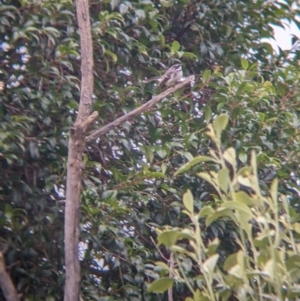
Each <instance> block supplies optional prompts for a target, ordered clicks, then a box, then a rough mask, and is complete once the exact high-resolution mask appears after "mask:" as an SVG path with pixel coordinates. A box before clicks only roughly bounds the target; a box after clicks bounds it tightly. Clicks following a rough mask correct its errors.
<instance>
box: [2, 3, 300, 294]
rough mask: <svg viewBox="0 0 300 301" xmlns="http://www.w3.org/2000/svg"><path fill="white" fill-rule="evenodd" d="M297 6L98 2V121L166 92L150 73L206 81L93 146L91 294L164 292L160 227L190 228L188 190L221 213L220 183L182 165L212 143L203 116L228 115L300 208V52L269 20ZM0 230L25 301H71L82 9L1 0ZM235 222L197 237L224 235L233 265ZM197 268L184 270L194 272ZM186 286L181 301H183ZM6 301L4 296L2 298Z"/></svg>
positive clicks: (241, 151)
mask: <svg viewBox="0 0 300 301" xmlns="http://www.w3.org/2000/svg"><path fill="white" fill-rule="evenodd" d="M293 3H294V4H295V1H286V2H285V3H281V2H277V1H238V0H231V1H229V0H226V1H218V0H213V1H211V0H205V1H202V2H200V1H189V0H178V1H173V0H164V1H163V0H161V1H156V0H153V1H150V0H147V1H113V0H112V1H104V0H103V1H100V0H99V1H90V11H91V19H92V33H93V43H94V45H93V47H94V61H95V69H94V77H95V78H94V81H95V91H94V107H93V109H94V110H97V111H98V112H99V116H100V117H99V119H98V122H97V123H96V124H95V125H94V128H99V127H100V126H102V125H105V124H107V123H108V122H110V121H112V120H114V119H115V118H117V117H118V116H121V115H123V114H124V113H126V112H128V111H130V110H132V109H134V108H136V107H137V106H139V105H140V104H141V103H144V102H145V101H147V100H149V99H150V98H151V96H152V95H155V94H157V93H158V92H159V90H158V88H157V86H156V85H155V84H153V83H151V84H147V85H145V84H144V83H143V79H144V78H145V77H151V76H153V75H157V74H159V73H160V72H161V71H163V70H164V68H165V67H166V66H170V65H171V64H173V63H174V62H177V61H181V62H182V63H183V69H184V73H185V74H186V75H188V74H195V76H196V80H195V83H194V85H193V86H192V87H190V88H186V89H185V90H184V91H178V92H177V93H175V95H173V96H172V97H170V98H169V99H166V100H164V101H162V102H161V103H160V104H158V105H157V107H156V109H155V110H152V111H151V112H148V113H146V114H143V115H142V116H140V117H138V118H136V119H135V120H133V121H128V122H126V123H124V124H123V125H122V126H121V127H120V128H119V129H115V130H113V131H111V132H109V133H108V134H107V135H105V137H102V138H101V139H99V140H97V141H94V142H93V143H91V144H89V145H88V146H87V148H86V152H85V160H84V162H85V166H84V171H83V179H82V185H83V192H82V210H81V230H82V236H81V241H82V245H81V247H82V257H81V267H82V296H83V299H84V300H167V298H168V297H167V294H166V293H165V294H161V295H158V296H157V295H155V294H153V293H149V292H147V287H148V285H149V284H150V283H151V282H152V281H153V280H154V279H157V278H158V277H159V271H157V270H156V269H155V265H154V263H153V262H154V261H157V260H162V255H163V256H164V257H165V258H169V251H168V250H167V249H161V250H160V251H159V250H158V248H157V247H156V245H155V241H156V232H155V231H154V228H160V227H163V226H165V225H171V226H173V227H177V226H178V227H181V226H184V225H185V224H186V223H187V222H188V220H187V217H186V215H184V214H182V212H181V210H180V208H181V207H182V204H181V198H182V195H183V193H184V192H185V191H186V189H190V190H191V191H192V193H193V195H194V205H195V206H196V207H197V208H201V207H203V206H204V205H205V206H211V207H213V208H214V207H215V206H216V201H215V197H214V196H215V194H216V191H215V189H214V188H213V187H212V186H210V185H208V184H207V183H206V182H205V181H203V180H201V178H199V177H197V176H196V175H195V171H198V169H199V170H206V168H207V167H206V166H205V165H204V166H198V165H196V166H195V167H193V170H192V171H191V172H186V173H182V174H181V175H179V176H177V177H174V172H175V171H176V170H178V169H179V168H180V167H181V166H182V165H183V164H185V163H186V162H187V161H189V160H191V159H193V157H195V156H196V155H198V154H206V153H207V152H208V149H209V148H210V147H213V145H212V143H211V141H210V140H209V139H208V137H207V136H206V135H205V128H206V125H207V123H208V122H209V121H210V120H211V119H214V118H215V116H216V115H218V114H220V113H226V114H228V116H229V125H228V127H227V129H226V131H225V132H224V133H223V146H224V148H227V147H229V146H230V147H233V148H234V149H235V152H236V154H237V158H238V159H239V161H238V164H244V163H246V162H247V158H248V157H247V155H248V154H249V153H250V152H251V150H256V152H257V162H258V173H259V179H260V185H261V189H262V191H263V192H267V191H268V189H269V188H268V187H269V184H270V183H269V182H270V181H271V180H272V179H273V178H274V177H275V175H277V177H278V179H279V191H280V192H282V193H284V194H287V195H288V196H289V198H288V199H289V204H290V206H291V208H292V209H291V210H294V211H298V210H299V208H298V206H299V205H298V199H299V195H298V190H297V187H298V179H299V168H298V165H299V163H298V162H299V113H300V112H299V105H298V103H299V100H300V99H299V95H300V93H299V92H300V91H299V89H300V88H299V87H300V85H299V81H300V71H299V63H298V61H297V59H298V60H299V52H298V54H297V53H295V54H293V55H290V54H289V53H288V52H284V51H281V52H280V54H279V55H276V54H275V53H274V52H273V49H272V48H271V46H270V45H269V44H267V43H262V42H261V39H262V38H271V37H272V36H273V29H272V27H271V25H272V24H277V25H281V24H282V23H283V22H284V21H291V20H294V21H295V22H296V23H297V24H298V25H300V24H299V21H297V20H295V16H296V15H297V14H299V9H298V8H297V7H296V8H295V9H294V10H292V9H291V7H292V5H293ZM0 43H1V44H0V81H1V83H2V85H3V88H1V89H0V114H1V123H0V138H1V139H0V168H1V170H0V171H1V175H2V177H1V179H0V237H1V241H0V243H1V249H2V250H5V251H6V253H5V259H6V265H7V267H8V270H9V273H10V275H11V277H12V279H13V281H14V283H15V285H16V287H17V289H18V291H19V292H20V294H22V298H23V299H24V300H61V299H62V295H63V285H64V262H63V258H64V256H63V216H64V187H65V186H64V185H65V175H66V167H65V164H66V156H67V141H68V135H69V134H68V131H69V126H70V125H71V124H72V121H73V120H74V118H75V116H76V109H77V106H78V100H79V95H80V91H79V86H80V85H79V83H80V55H79V49H80V48H79V38H78V30H77V23H76V19H75V7H74V3H72V2H71V1H69V0H57V1H52V0H45V1H39V0H36V1H30V0H23V1H16V0H2V1H1V6H0ZM235 233H236V226H235V224H233V223H225V222H224V221H223V220H216V221H214V223H212V224H211V225H210V226H209V227H208V228H205V231H203V232H202V235H203V239H204V240H205V241H208V240H212V239H214V238H215V237H218V239H219V240H220V241H221V244H220V246H219V251H218V252H219V254H220V255H221V256H222V257H223V261H224V260H225V259H226V257H227V255H228V254H231V253H234V252H237V251H238V249H239V247H238V245H237V244H236V243H235V242H233V241H232V240H230V237H232V236H234V235H235ZM186 269H187V270H188V267H186ZM188 295H189V290H188V289H187V287H186V285H185V284H184V283H177V284H176V286H175V287H174V300H184V299H185V297H186V296H188ZM0 298H1V297H0Z"/></svg>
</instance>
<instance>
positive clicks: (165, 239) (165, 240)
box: [157, 230, 180, 247]
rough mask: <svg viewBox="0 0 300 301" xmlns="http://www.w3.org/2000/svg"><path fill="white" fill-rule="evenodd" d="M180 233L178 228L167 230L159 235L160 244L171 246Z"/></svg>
mask: <svg viewBox="0 0 300 301" xmlns="http://www.w3.org/2000/svg"><path fill="white" fill-rule="evenodd" d="M179 235H180V232H179V231H178V230H170V231H165V232H163V233H161V234H159V235H158V237H157V241H158V245H159V246H160V245H162V244H164V245H165V246H166V247H171V246H173V245H174V244H175V243H176V241H177V237H178V236H179Z"/></svg>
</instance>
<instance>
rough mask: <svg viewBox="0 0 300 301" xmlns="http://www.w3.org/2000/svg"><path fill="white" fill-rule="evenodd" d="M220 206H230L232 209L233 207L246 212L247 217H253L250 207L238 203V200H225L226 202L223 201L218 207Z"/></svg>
mask: <svg viewBox="0 0 300 301" xmlns="http://www.w3.org/2000/svg"><path fill="white" fill-rule="evenodd" d="M221 208H232V209H235V210H237V211H241V212H244V213H246V214H247V215H248V219H251V218H253V214H252V211H251V209H250V208H249V207H248V206H247V205H245V204H243V203H239V202H235V201H227V202H224V203H223V204H222V205H221V207H220V209H221Z"/></svg>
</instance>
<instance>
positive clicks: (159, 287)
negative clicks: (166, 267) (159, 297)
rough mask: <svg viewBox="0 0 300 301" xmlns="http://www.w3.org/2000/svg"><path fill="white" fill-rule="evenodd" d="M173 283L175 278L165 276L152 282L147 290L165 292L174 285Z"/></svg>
mask: <svg viewBox="0 0 300 301" xmlns="http://www.w3.org/2000/svg"><path fill="white" fill-rule="evenodd" d="M173 283H174V279H172V278H168V277H163V278H160V279H157V280H155V281H154V282H152V283H151V285H150V286H149V287H148V289H147V291H148V292H149V293H152V292H153V293H163V292H165V291H167V290H168V289H169V288H170V287H171V286H172V285H173Z"/></svg>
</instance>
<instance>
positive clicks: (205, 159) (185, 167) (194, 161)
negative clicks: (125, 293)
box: [174, 156, 215, 176]
mask: <svg viewBox="0 0 300 301" xmlns="http://www.w3.org/2000/svg"><path fill="white" fill-rule="evenodd" d="M210 161H211V162H215V160H214V159H213V158H211V157H208V156H198V157H195V158H193V159H192V160H191V161H189V162H188V163H186V164H184V165H183V166H181V167H180V168H179V169H178V170H177V171H176V172H175V174H174V176H177V175H179V174H181V173H183V172H185V171H188V170H190V169H191V168H192V167H193V166H195V165H196V164H198V163H200V162H210Z"/></svg>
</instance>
